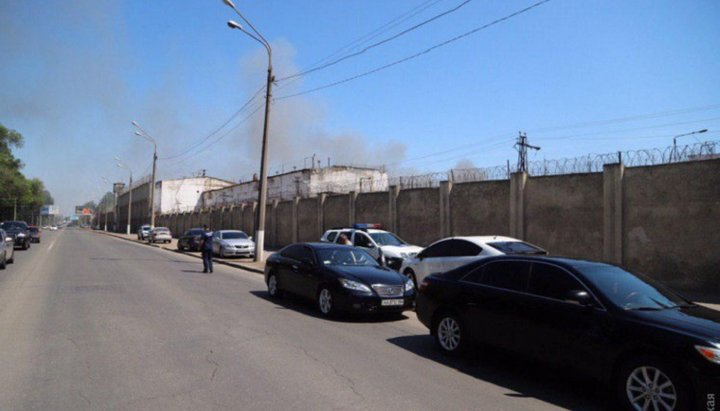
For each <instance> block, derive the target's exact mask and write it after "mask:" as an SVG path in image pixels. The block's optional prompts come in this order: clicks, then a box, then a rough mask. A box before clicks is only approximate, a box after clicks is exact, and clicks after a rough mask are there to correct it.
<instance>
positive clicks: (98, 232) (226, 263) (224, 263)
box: [91, 231, 265, 274]
mask: <svg viewBox="0 0 720 411" xmlns="http://www.w3.org/2000/svg"><path fill="white" fill-rule="evenodd" d="M91 232H92V233H96V234H103V235H106V236H108V237H112V238H117V239H120V240H125V241H129V242H131V243H134V244H140V245H145V246H148V247H155V248H159V249H161V250H164V251H167V252H170V253H176V254H183V255H187V256H190V257H194V258H197V259H199V260H202V256H199V255H195V254H190V253H188V252H185V251H180V250H171V249H169V248H165V247H160V246H159V245H157V244H150V243H145V242H141V241H137V240H133V239H132V238H125V237H120V236H116V235H113V234H112V233H106V232H105V231H91ZM213 263H214V264H222V265H226V266H228V267H233V268H239V269H241V270H245V271H250V272H253V273H257V274H265V271H263V270H261V269H259V268H255V267H249V266H246V265H243V264H238V263H231V262H229V261H222V260H216V259H214V258H213Z"/></svg>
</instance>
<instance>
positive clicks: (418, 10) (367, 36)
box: [277, 0, 443, 89]
mask: <svg viewBox="0 0 720 411" xmlns="http://www.w3.org/2000/svg"><path fill="white" fill-rule="evenodd" d="M441 1H443V0H428V1H425V2H423V3H421V4H420V5H418V6H415V7H414V8H412V9H410V10H409V11H407V12H405V13H403V14H401V15H399V16H397V17H395V18H393V19H392V20H390V21H389V22H387V23H385V24H383V25H382V26H380V27H378V28H376V29H375V30H372V31H371V32H369V33H367V34H365V35H363V36H361V37H359V38H357V39H355V40H353V41H351V42H350V43H348V44H346V45H344V46H342V47H340V48H339V49H337V50H335V51H334V52H333V53H331V54H330V55H328V56H327V57H325V58H322V59H320V60H318V61H315V62H314V63H312V64H311V65H310V67H312V66H316V65H319V64H323V63H326V62H328V61H329V60H331V59H333V58H335V56H338V55H340V54H342V53H343V52H345V51H346V50H347V51H352V50H353V48H354V47H356V46H360V45H362V44H363V43H365V42H367V41H371V40H373V39H375V38H377V37H378V36H380V35H382V34H383V33H385V32H387V31H390V30H391V29H393V28H395V27H397V26H399V25H400V24H402V23H403V22H405V21H407V20H410V19H412V18H413V17H415V16H416V15H418V14H420V13H422V12H423V11H425V10H426V9H428V8H430V7H432V6H434V5H436V4H437V3H439V2H441ZM297 80H299V77H296V78H294V79H293V80H291V81H288V82H286V83H283V84H279V85H278V86H277V88H278V89H281V88H283V87H287V86H289V85H291V84H293V83H295V82H296V81H297Z"/></svg>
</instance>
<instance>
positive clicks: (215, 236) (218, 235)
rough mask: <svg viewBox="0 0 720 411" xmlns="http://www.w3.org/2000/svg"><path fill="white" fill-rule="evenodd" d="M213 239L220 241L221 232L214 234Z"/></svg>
mask: <svg viewBox="0 0 720 411" xmlns="http://www.w3.org/2000/svg"><path fill="white" fill-rule="evenodd" d="M213 238H215V239H219V238H220V232H219V231H216V232H214V233H213Z"/></svg>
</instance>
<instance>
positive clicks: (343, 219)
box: [323, 195, 350, 230]
mask: <svg viewBox="0 0 720 411" xmlns="http://www.w3.org/2000/svg"><path fill="white" fill-rule="evenodd" d="M349 198H350V196H349V195H339V196H328V197H327V198H326V199H325V208H324V220H325V221H323V230H328V229H330V228H333V227H347V226H348V218H349V215H350V208H349V204H350V203H349V201H350V200H349Z"/></svg>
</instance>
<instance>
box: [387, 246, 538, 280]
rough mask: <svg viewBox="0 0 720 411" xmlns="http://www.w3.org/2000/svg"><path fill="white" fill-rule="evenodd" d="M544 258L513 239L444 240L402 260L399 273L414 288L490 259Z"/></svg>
mask: <svg viewBox="0 0 720 411" xmlns="http://www.w3.org/2000/svg"><path fill="white" fill-rule="evenodd" d="M518 254H521V255H545V254H547V251H545V250H543V249H542V248H540V247H538V246H536V245H533V244H530V243H527V242H525V241H522V240H518V239H517V238H512V237H502V236H475V237H448V238H443V239H442V240H438V241H436V242H434V243H432V244H430V245H429V246H428V247H427V248H425V249H424V250H422V251H421V252H420V253H419V254H418V255H417V256H415V257H413V258H410V259H408V260H406V261H405V262H404V263H403V265H402V267H400V270H398V271H400V273H402V274H404V275H405V276H406V277H408V278H409V279H410V280H412V281H413V282H414V283H415V285H416V287H417V284H419V283H420V282H422V280H423V279H424V278H425V277H427V276H428V275H430V274H433V273H441V272H446V271H450V270H452V269H454V268H458V267H460V266H463V265H465V264H467V263H470V262H472V261H475V260H477V259H479V258H486V257H492V256H494V255H518Z"/></svg>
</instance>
